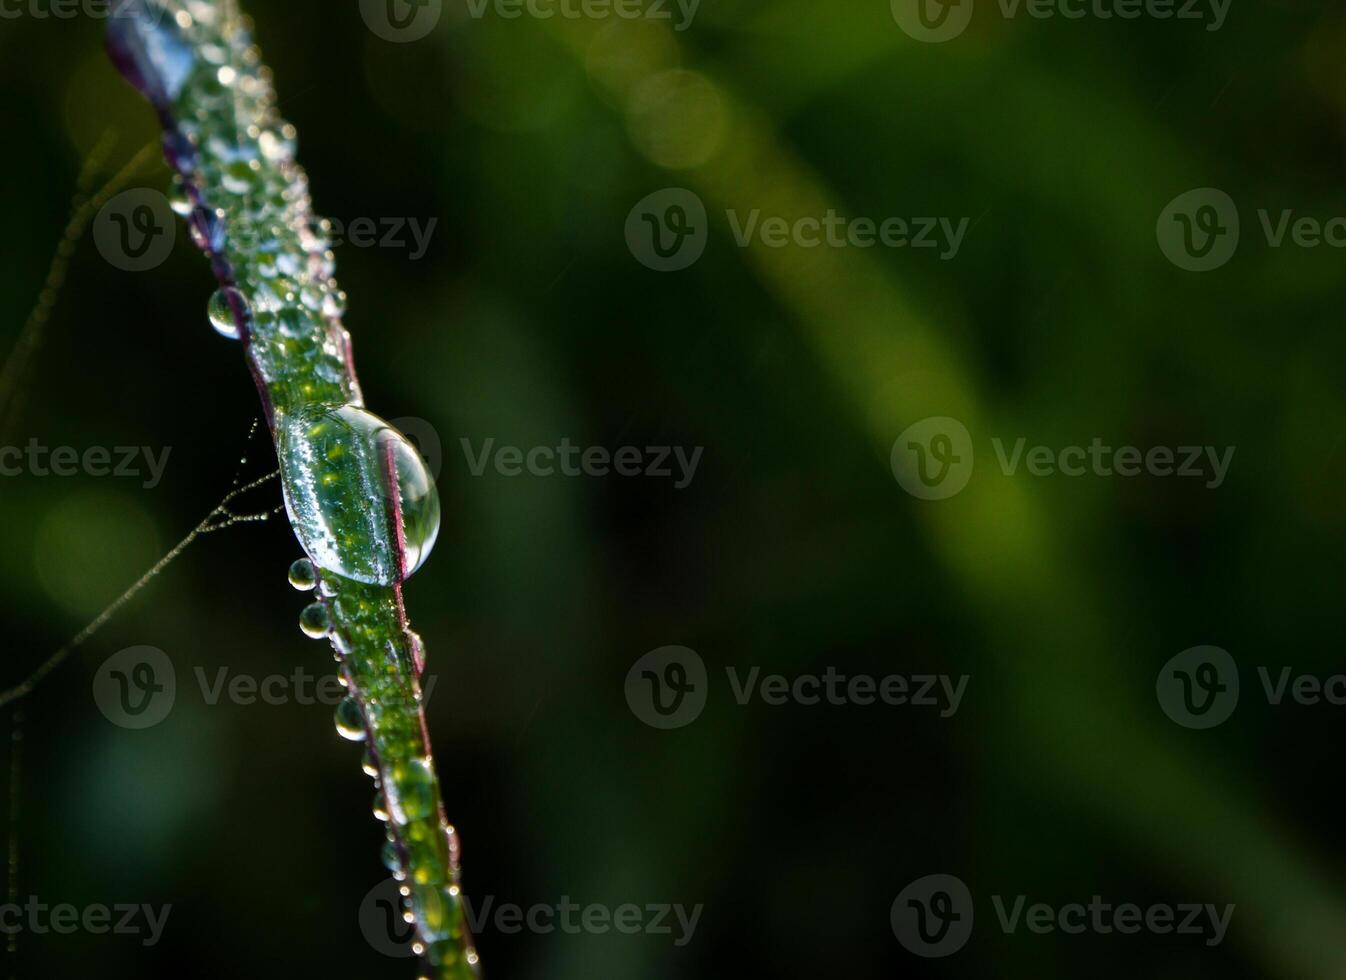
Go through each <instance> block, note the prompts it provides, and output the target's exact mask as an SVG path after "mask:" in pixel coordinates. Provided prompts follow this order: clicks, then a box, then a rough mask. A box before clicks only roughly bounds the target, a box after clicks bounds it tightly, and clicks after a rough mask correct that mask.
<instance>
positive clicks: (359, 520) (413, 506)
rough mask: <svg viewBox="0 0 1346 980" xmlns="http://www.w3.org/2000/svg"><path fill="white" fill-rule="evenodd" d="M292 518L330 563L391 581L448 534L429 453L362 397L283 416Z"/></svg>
mask: <svg viewBox="0 0 1346 980" xmlns="http://www.w3.org/2000/svg"><path fill="white" fill-rule="evenodd" d="M276 430H277V454H278V456H279V459H280V468H281V477H282V480H283V484H284V489H285V506H286V509H287V510H288V511H289V513H290V523H291V524H292V525H293V526H294V529H295V534H296V535H297V536H298V538H299V543H300V544H301V545H303V548H304V551H306V552H307V553H308V556H309V557H310V558H312V559H313V561H314V563H315V564H316V565H317V566H318V567H319V568H321V569H323V570H325V571H330V572H335V573H336V574H338V575H343V576H345V577H346V578H351V579H355V580H356V581H358V582H366V583H370V584H374V585H392V584H393V583H395V582H398V581H401V580H402V579H404V578H406V577H407V576H409V575H411V573H412V572H414V571H416V569H418V568H419V567H420V566H421V564H422V563H423V562H424V561H425V559H426V557H428V556H429V554H430V551H431V549H432V548H433V547H434V544H435V538H436V537H437V536H438V535H439V494H438V493H437V492H436V490H435V484H434V481H433V479H431V477H430V472H429V470H428V468H427V467H426V465H425V461H424V460H422V459H421V456H420V453H418V452H417V451H416V448H415V447H414V446H413V445H412V444H411V443H410V442H409V441H408V440H407V438H406V437H405V436H404V435H402V434H401V433H400V432H398V431H397V430H396V429H394V428H393V427H392V426H390V425H389V424H388V423H387V422H385V421H383V419H381V418H379V417H378V416H377V415H374V414H372V413H371V412H368V411H366V410H365V409H363V408H360V407H358V406H356V405H345V406H342V407H340V408H333V407H328V406H324V407H316V408H309V409H305V410H301V411H299V412H294V413H284V414H282V416H281V417H279V418H278V419H277V422H276Z"/></svg>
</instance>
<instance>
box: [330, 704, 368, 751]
mask: <svg viewBox="0 0 1346 980" xmlns="http://www.w3.org/2000/svg"><path fill="white" fill-rule="evenodd" d="M336 730H337V734H338V735H340V736H341V737H342V738H346V739H350V740H351V741H352V742H363V741H364V740H365V738H366V737H367V736H368V734H369V733H368V731H366V729H365V716H364V714H363V712H361V711H360V705H359V704H357V703H356V701H355V698H342V699H341V701H340V702H339V703H338V704H337V706H336Z"/></svg>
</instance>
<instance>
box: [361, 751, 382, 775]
mask: <svg viewBox="0 0 1346 980" xmlns="http://www.w3.org/2000/svg"><path fill="white" fill-rule="evenodd" d="M360 768H361V769H363V770H364V772H365V775H366V776H372V777H373V778H374V779H378V778H379V767H378V766H376V765H374V753H372V752H371V751H369V749H365V754H364V758H362V759H361V760H360Z"/></svg>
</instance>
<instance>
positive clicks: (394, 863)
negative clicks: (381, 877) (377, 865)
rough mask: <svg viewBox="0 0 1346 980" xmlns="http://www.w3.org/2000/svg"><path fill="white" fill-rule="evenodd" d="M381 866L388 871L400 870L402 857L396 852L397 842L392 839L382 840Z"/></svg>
mask: <svg viewBox="0 0 1346 980" xmlns="http://www.w3.org/2000/svg"><path fill="white" fill-rule="evenodd" d="M382 857H383V866H384V867H385V868H387V869H388V870H389V871H401V870H402V858H401V857H400V856H399V855H398V853H397V844H396V843H395V842H394V841H384V842H383V854H382Z"/></svg>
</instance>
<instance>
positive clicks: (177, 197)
mask: <svg viewBox="0 0 1346 980" xmlns="http://www.w3.org/2000/svg"><path fill="white" fill-rule="evenodd" d="M168 206H169V207H170V208H172V209H173V213H174V214H176V215H177V216H178V217H179V218H185V217H187V216H188V215H189V214H191V213H192V208H194V207H196V202H195V201H193V200H192V196H191V195H190V194H189V193H188V192H187V182H186V181H184V180H183V179H182V178H181V177H180V176H179V177H174V178H173V186H172V188H171V189H170V190H169V192H168Z"/></svg>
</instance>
